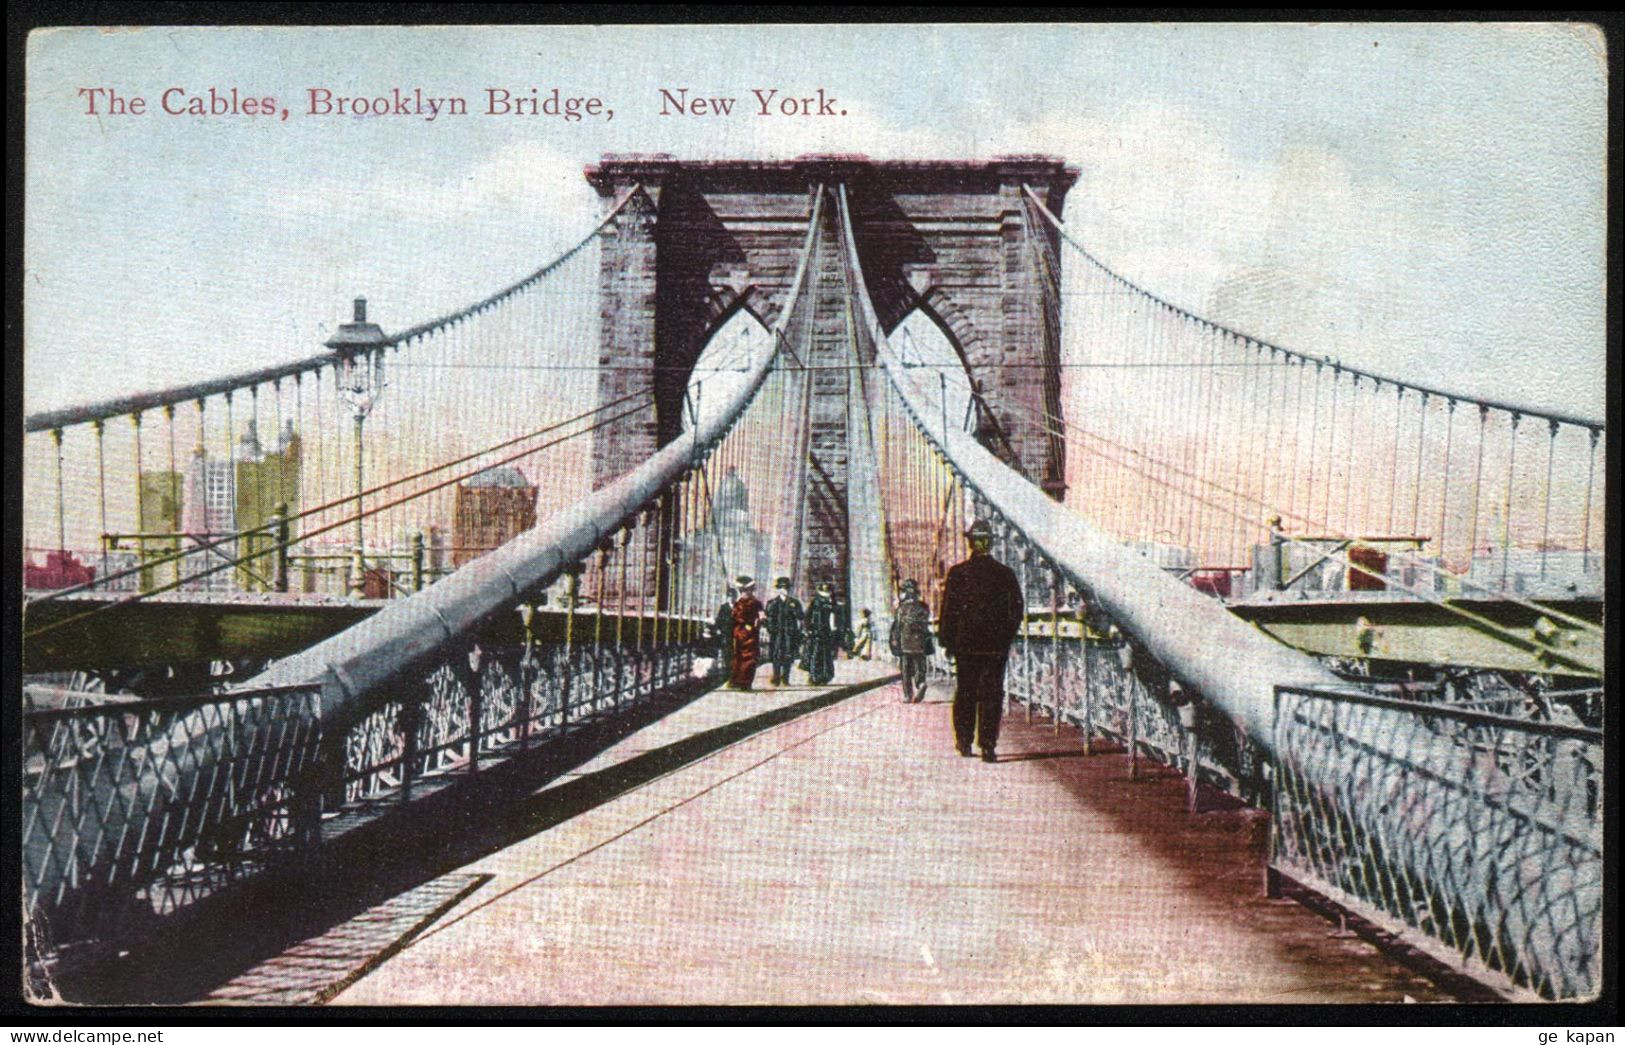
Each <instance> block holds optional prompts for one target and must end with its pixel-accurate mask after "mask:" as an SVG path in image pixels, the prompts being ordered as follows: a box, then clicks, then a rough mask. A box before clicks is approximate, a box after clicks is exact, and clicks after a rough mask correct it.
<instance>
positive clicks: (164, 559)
mask: <svg viewBox="0 0 1625 1045" xmlns="http://www.w3.org/2000/svg"><path fill="white" fill-rule="evenodd" d="M652 395H653V393H651V392H649V391H648V390H643V391H638V392H631V393H628V394H627V395H624V396H621V397H620V398H618V399H611V400H609V401H608V402H605V403H603V404H601V405H599V406H595V407H593V408H592V409H591V410H583V411H582V412H581V413H579V414H576V415H575V416H573V417H567V418H565V419H564V420H562V421H555V422H552V423H550V424H547V425H543V426H542V427H541V428H537V429H534V430H533V431H530V432H526V433H524V434H523V435H517V436H513V437H511V438H508V439H504V440H502V441H500V442H496V443H492V444H491V445H490V446H486V447H483V448H481V449H479V450H475V451H473V452H472V453H467V454H464V455H463V456H461V457H455V458H452V459H450V460H448V461H444V462H442V463H440V464H437V465H431V466H430V467H428V468H424V469H422V470H421V471H417V472H413V473H412V474H410V475H403V476H398V477H396V478H394V479H386V480H385V481H383V482H381V483H378V484H376V485H374V486H369V487H367V488H366V489H364V490H362V491H361V492H360V493H359V494H354V493H350V494H345V495H343V496H340V497H335V498H333V499H331V500H329V501H327V502H325V503H323V504H318V505H315V506H314V507H311V508H306V509H304V510H302V511H300V512H298V513H296V514H294V515H290V516H287V517H286V518H285V519H283V520H281V522H282V523H291V522H294V521H296V520H299V519H303V518H305V517H306V516H309V515H315V514H318V513H321V512H327V511H331V510H332V509H334V508H337V507H339V506H340V505H344V504H348V503H350V502H352V501H354V500H355V499H356V498H357V497H358V496H359V497H369V496H372V495H373V494H376V493H380V492H382V491H384V490H388V489H390V488H391V487H395V486H399V485H400V484H402V483H409V482H411V481H413V480H414V479H422V478H425V477H427V476H430V475H433V474H434V473H436V472H442V471H445V470H446V469H447V468H455V467H456V466H457V465H460V464H466V463H467V462H469V461H472V460H474V459H475V458H477V457H483V456H484V455H486V454H489V453H495V452H496V451H498V450H505V449H507V448H508V447H510V446H514V445H516V444H518V443H522V442H524V441H525V440H527V439H535V438H537V437H539V436H543V435H546V434H548V433H549V432H555V431H557V430H559V429H560V428H563V427H564V426H565V425H571V424H575V423H576V422H577V421H581V420H585V419H586V418H589V417H591V416H593V415H594V414H598V413H602V412H604V411H605V410H610V409H613V408H614V407H616V406H619V405H620V404H622V403H625V402H627V401H628V400H632V399H638V398H645V397H652ZM498 463H501V462H498ZM488 467H495V465H491V466H488ZM435 489H438V487H435ZM349 521H350V522H354V521H355V516H350V517H349ZM276 525H279V524H278V523H266V524H262V525H260V526H254V527H249V528H248V529H244V530H238V531H237V532H235V533H228V534H223V535H221V536H219V537H216V538H214V539H213V540H211V541H203V540H201V539H198V538H194V540H197V542H198V546H197V547H195V548H185V549H182V550H180V551H175V552H170V553H167V554H165V555H160V556H155V557H153V558H150V559H147V560H145V561H143V562H142V563H141V564H140V565H138V566H131V567H129V568H128V569H124V570H119V571H117V572H115V573H110V574H107V575H106V576H104V577H102V578H101V579H99V580H89V581H85V582H84V583H83V584H75V585H73V586H71V587H67V588H57V589H55V590H53V591H50V592H47V593H46V594H43V595H39V596H36V597H34V598H31V599H30V600H29V605H31V606H37V605H39V604H41V603H46V602H52V601H54V600H56V599H60V598H62V597H63V596H66V595H75V594H78V593H79V592H82V591H87V590H89V589H92V588H101V587H105V586H106V585H107V584H109V583H111V582H113V581H116V580H120V579H122V578H124V577H130V576H133V575H135V574H137V573H140V572H142V571H144V570H150V569H152V568H153V567H156V566H164V565H167V564H168V563H171V562H175V561H177V560H182V559H186V558H188V557H190V556H192V555H196V554H197V553H198V552H200V551H213V550H214V549H216V548H219V547H220V546H222V545H226V544H230V543H231V542H233V541H236V540H239V539H241V538H243V537H250V536H253V535H254V534H258V533H264V532H265V531H266V530H268V529H270V528H272V527H273V526H276ZM310 536H312V534H310V533H301V534H299V535H297V536H295V537H292V538H290V539H289V541H288V543H289V544H290V545H291V544H294V543H296V542H298V541H302V540H305V539H306V538H308V537H310Z"/></svg>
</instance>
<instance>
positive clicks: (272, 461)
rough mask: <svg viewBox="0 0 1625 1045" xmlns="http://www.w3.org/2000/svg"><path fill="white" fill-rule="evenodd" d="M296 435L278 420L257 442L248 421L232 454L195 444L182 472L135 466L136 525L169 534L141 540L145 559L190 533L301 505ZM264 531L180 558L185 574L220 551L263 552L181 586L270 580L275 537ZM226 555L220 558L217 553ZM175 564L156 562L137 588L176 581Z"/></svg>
mask: <svg viewBox="0 0 1625 1045" xmlns="http://www.w3.org/2000/svg"><path fill="white" fill-rule="evenodd" d="M299 465H300V441H299V436H298V434H297V433H296V432H295V431H294V428H293V422H292V421H289V422H288V423H287V424H285V425H284V426H283V429H282V431H281V433H279V435H278V438H277V443H276V446H275V448H273V449H266V448H265V447H264V446H262V445H261V444H260V440H259V432H258V429H257V426H256V425H255V424H254V422H253V421H252V420H250V421H249V422H248V424H247V425H246V427H245V428H244V431H243V435H242V437H241V438H240V439H239V440H238V442H237V446H236V447H235V449H234V453H233V455H232V458H231V460H221V459H219V458H217V457H210V456H209V455H208V453H207V452H205V451H204V449H203V448H202V447H201V446H200V447H198V448H197V449H196V450H195V451H193V453H192V459H191V461H189V462H188V463H187V465H186V471H185V473H184V474H177V473H175V472H171V471H168V470H162V471H143V472H142V473H141V513H140V515H141V517H140V527H139V528H140V532H141V533H143V534H147V535H152V534H167V533H173V534H175V535H176V536H175V537H174V538H156V539H153V538H150V537H149V539H145V540H142V541H140V542H139V546H138V553H139V555H140V557H141V559H142V560H143V561H145V560H149V559H155V558H158V557H161V556H165V555H168V554H170V553H172V552H175V551H177V550H181V549H183V548H187V547H195V544H194V542H193V541H192V540H191V539H189V538H196V539H197V540H200V541H213V540H218V539H220V538H222V537H226V536H228V535H230V534H233V533H236V532H238V531H240V530H244V529H248V528H250V527H257V526H263V525H265V524H267V523H269V522H270V521H271V520H272V516H273V514H274V513H275V512H276V511H277V509H278V508H279V507H282V508H283V509H284V510H285V511H286V512H287V513H288V514H289V515H292V514H295V513H297V512H298V510H299ZM275 540H276V538H275V535H274V534H272V533H270V532H268V531H267V532H262V533H255V534H251V535H249V536H247V537H244V538H242V539H240V540H238V541H235V542H228V543H226V544H223V545H221V546H220V547H219V549H218V554H217V553H215V552H199V553H196V554H192V555H188V556H187V557H186V559H185V560H183V562H182V563H181V564H180V565H181V566H182V567H183V569H184V572H185V573H186V574H198V573H202V572H203V571H204V570H205V569H208V568H211V567H213V566H216V565H219V564H221V563H223V562H225V561H226V558H237V557H240V556H246V555H252V554H253V553H255V552H263V553H265V554H263V555H261V556H260V557H259V558H256V559H252V560H250V561H247V562H245V563H244V564H243V565H241V566H239V567H237V568H236V569H234V570H220V571H218V572H216V573H212V574H210V575H209V576H207V577H201V578H199V579H197V580H194V581H188V582H186V583H184V584H183V585H182V587H184V588H187V589H191V590H197V589H206V590H216V591H218V590H224V589H230V588H231V587H233V584H234V582H235V586H236V587H239V588H241V589H243V590H245V591H264V590H267V589H268V588H269V587H271V584H272V581H273V580H274V575H275V570H276V564H275V561H274V560H273V558H272V555H271V554H270V549H271V548H272V547H273V546H274V544H275ZM222 556H224V558H223V557H222ZM178 576H179V574H177V573H176V568H175V565H171V564H167V563H166V564H164V565H161V566H160V565H155V566H153V567H151V568H150V569H143V570H142V571H141V581H140V584H141V588H142V590H150V589H151V588H152V587H153V586H155V585H157V584H162V583H167V582H169V581H172V580H175V579H176V578H177V577H178Z"/></svg>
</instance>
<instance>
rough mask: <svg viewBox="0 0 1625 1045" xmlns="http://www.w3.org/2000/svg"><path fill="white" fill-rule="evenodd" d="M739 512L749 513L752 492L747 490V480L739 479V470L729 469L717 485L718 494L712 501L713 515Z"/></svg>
mask: <svg viewBox="0 0 1625 1045" xmlns="http://www.w3.org/2000/svg"><path fill="white" fill-rule="evenodd" d="M727 511H739V512H746V513H749V511H750V491H748V490H746V489H745V480H743V479H741V478H739V470H738V469H736V468H730V469H728V474H727V475H724V476H723V477H722V481H721V482H719V483H717V493H716V496H715V497H714V498H712V500H711V513H712V514H713V515H715V514H716V513H718V512H727Z"/></svg>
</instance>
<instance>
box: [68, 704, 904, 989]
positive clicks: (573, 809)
mask: <svg viewBox="0 0 1625 1045" xmlns="http://www.w3.org/2000/svg"><path fill="white" fill-rule="evenodd" d="M895 678H896V676H889V677H882V678H879V679H873V680H864V681H861V682H857V683H854V684H851V685H847V686H839V687H833V688H828V689H821V690H819V691H817V692H815V693H813V695H811V696H809V697H807V698H805V699H802V700H797V701H795V702H794V703H791V704H786V705H783V706H781V707H778V708H773V709H770V710H767V711H763V712H760V713H758V714H755V715H751V716H748V717H746V718H743V719H739V720H736V721H734V722H729V723H725V724H723V725H720V726H715V727H712V728H710V729H706V730H702V731H701V732H698V733H695V734H693V735H691V736H688V737H684V738H683V739H681V740H677V741H673V742H672V743H669V744H666V745H664V746H662V747H658V748H654V749H651V750H649V751H645V752H641V753H639V754H636V755H633V756H631V757H630V758H628V759H626V760H625V761H623V762H618V763H616V764H614V765H611V766H606V767H605V768H603V769H600V770H596V771H594V772H591V773H586V774H584V775H581V776H576V777H568V776H567V774H569V773H570V772H571V771H573V770H575V769H576V768H577V767H579V766H581V765H583V764H585V763H586V762H588V761H590V760H591V759H593V758H594V757H596V756H597V755H599V754H600V753H602V752H603V751H604V750H606V749H608V748H609V747H611V746H613V745H614V744H616V743H618V742H619V741H620V740H622V739H624V738H625V737H626V736H628V735H630V734H631V733H633V732H635V731H637V730H639V729H642V728H643V727H644V726H647V725H650V724H652V723H653V722H654V721H657V720H658V719H660V718H663V717H665V716H666V715H669V714H671V713H672V712H675V711H677V710H679V709H680V708H682V707H684V706H686V705H688V704H689V703H692V702H693V701H694V700H695V699H697V698H698V697H700V696H702V695H704V694H706V693H709V692H721V691H719V690H716V689H715V687H714V686H712V685H700V684H695V685H693V686H690V687H685V689H684V690H682V691H680V692H678V693H676V694H673V695H669V696H666V697H662V698H657V699H655V700H653V701H651V702H649V703H648V704H646V705H644V706H643V707H640V708H636V709H632V710H631V711H629V712H627V713H626V714H625V715H623V716H619V717H617V718H614V719H606V720H602V721H593V722H586V723H581V724H579V725H577V726H576V727H575V728H574V729H573V730H572V731H571V732H570V733H567V734H565V735H562V736H558V737H555V738H553V739H551V740H550V741H549V742H548V743H545V744H543V745H542V746H540V747H537V748H535V749H534V750H531V751H522V752H518V753H516V754H514V755H512V756H510V757H508V758H507V759H505V760H503V761H502V762H499V763H496V764H493V765H491V766H490V767H489V768H482V769H481V770H480V771H479V772H478V773H475V774H470V775H468V776H467V777H465V778H464V779H461V780H457V781H455V782H453V783H451V784H449V785H447V786H444V787H442V788H440V789H439V790H437V791H435V792H434V793H432V794H429V795H426V796H424V797H421V798H418V799H416V800H414V801H413V802H412V803H410V804H409V805H402V806H399V807H397V808H396V809H394V810H392V811H390V812H388V813H386V814H384V815H382V816H380V817H378V818H377V819H376V820H373V821H371V822H369V823H365V824H362V825H360V826H358V827H355V828H353V829H352V830H350V831H347V832H346V833H345V834H343V835H341V836H340V837H338V838H336V839H334V840H333V841H332V842H330V843H329V844H327V845H326V846H324V847H322V848H321V849H320V850H318V851H317V852H315V853H313V854H311V855H309V856H308V857H306V858H304V859H302V860H301V861H300V862H299V863H298V865H296V866H293V867H290V868H289V869H287V870H285V871H284V872H282V873H269V874H266V875H262V876H260V878H257V879H252V880H249V881H247V882H244V883H243V884H242V887H241V888H240V889H238V890H236V891H234V892H233V893H232V895H230V896H225V897H221V898H220V902H219V903H217V904H215V905H213V906H212V907H211V909H210V910H209V911H208V913H207V916H206V917H204V918H200V919H195V920H193V921H192V922H191V923H189V924H188V925H187V926H186V927H185V928H184V931H182V930H181V929H180V928H179V927H177V928H176V930H175V931H171V932H164V933H161V934H160V935H159V936H156V937H154V938H153V939H152V940H151V941H149V943H148V945H146V946H143V947H140V948H138V949H136V950H133V951H131V952H129V953H127V954H125V955H122V956H120V957H119V958H118V959H116V960H114V961H111V962H107V963H104V964H102V965H99V966H96V967H94V968H91V969H87V970H85V971H84V972H83V973H82V974H81V975H79V976H75V977H74V978H73V980H72V982H66V983H59V985H58V986H59V989H60V990H61V991H62V994H63V996H64V998H66V999H68V1000H70V1001H73V1002H77V1003H83V1004H100V1005H108V1004H115V1005H116V1004H160V1005H176V1004H185V1003H187V1002H190V1001H194V1000H197V999H200V998H203V997H206V996H207V995H209V994H210V993H211V992H213V991H215V990H216V989H218V988H219V987H220V986H221V985H222V984H225V983H228V982H230V981H231V980H232V979H233V978H234V977H237V976H239V975H241V974H242V973H244V972H245V971H246V970H249V969H252V968H254V967H256V966H259V965H261V964H262V963H265V962H267V961H269V960H271V959H273V958H275V957H276V956H278V955H280V954H282V953H283V952H285V951H287V950H288V949H289V948H292V947H294V946H296V945H298V944H300V943H301V942H302V941H306V940H310V939H311V938H313V937H316V936H319V935H321V934H323V933H326V932H329V931H330V930H332V929H333V928H334V927H335V926H339V925H342V924H343V923H345V922H347V921H349V920H351V919H353V918H356V917H357V916H359V915H361V914H363V913H364V912H366V911H368V910H370V909H372V908H374V907H376V906H378V905H379V904H381V903H384V902H386V901H388V900H390V899H392V898H393V897H396V896H399V895H401V894H403V893H406V892H408V891H410V890H412V889H416V888H418V887H420V886H422V885H424V884H425V883H426V882H430V881H433V880H434V879H436V878H439V877H441V876H443V875H446V874H450V873H452V872H454V871H457V870H458V869H459V868H462V867H464V866H465V865H467V864H469V863H472V862H474V861H476V860H479V859H481V858H483V857H486V856H489V855H491V854H492V853H495V852H498V851H500V850H502V849H505V848H507V847H509V846H511V845H514V844H516V843H518V842H521V841H524V840H525V839H526V838H529V837H531V836H533V835H536V834H539V833H541V832H543V831H546V830H548V829H550V828H553V827H556V826H558V825H559V824H561V823H564V822H565V821H568V820H570V819H573V818H575V817H578V816H581V815H582V814H583V813H587V812H589V811H591V810H593V809H596V808H598V807H599V806H602V805H604V804H605V803H608V802H611V801H614V800H615V799H616V798H619V797H621V796H622V795H625V794H627V793H628V792H630V791H632V790H634V789H636V788H638V787H641V786H642V785H644V784H647V783H649V782H650V781H653V780H655V779H657V778H659V777H662V776H665V775H667V774H669V773H671V772H673V771H675V770H678V769H681V768H682V767H684V766H686V765H689V764H691V763H694V762H697V761H699V760H700V759H702V758H704V757H706V756H708V755H711V754H714V753H715V752H717V751H720V750H722V749H723V748H725V747H728V746H730V745H732V744H736V743H738V742H739V741H741V740H745V739H747V738H749V737H751V736H753V735H755V734H758V733H761V732H763V731H765V730H768V729H771V728H773V727H774V726H777V725H781V724H783V723H785V722H789V721H791V720H793V719H796V718H800V717H802V716H804V715H807V714H810V713H812V712H815V711H818V710H820V709H822V708H826V707H829V706H831V705H833V704H837V703H839V702H841V701H843V700H846V699H848V698H849V697H852V696H855V695H857V694H859V693H862V692H866V691H868V690H870V689H874V688H876V687H878V686H882V685H885V684H887V683H889V682H891V681H894V680H895ZM550 784H551V785H552V786H548V785H550ZM361 869H364V872H361ZM358 872H359V873H358Z"/></svg>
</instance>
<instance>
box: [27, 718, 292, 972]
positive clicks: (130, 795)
mask: <svg viewBox="0 0 1625 1045" xmlns="http://www.w3.org/2000/svg"><path fill="white" fill-rule="evenodd" d="M319 708H320V694H319V691H318V690H317V689H316V688H315V687H289V688H281V689H274V690H260V691H256V692H249V693H242V694H235V695H232V696H230V697H215V696H211V697H206V698H175V699H165V700H153V701H144V702H141V703H138V704H129V703H122V704H117V705H92V706H84V707H75V708H59V709H54V710H41V711H27V712H25V713H24V715H23V770H24V778H23V819H22V832H21V843H22V851H23V875H24V893H25V896H26V904H27V906H26V910H27V912H28V915H29V917H30V918H31V919H33V920H35V921H37V922H41V923H43V925H44V926H45V930H46V932H47V933H48V938H49V939H51V940H52V941H54V942H56V943H58V944H62V943H66V942H71V941H83V940H88V939H91V938H94V937H97V936H102V935H119V934H123V933H125V932H131V931H139V928H140V926H141V924H142V923H143V922H145V921H148V920H150V919H151V918H152V917H154V916H158V915H162V914H166V913H168V912H170V911H172V910H174V909H176V908H177V907H181V906H185V905H186V904H187V903H189V902H191V900H193V899H195V898H197V897H199V896H201V895H206V894H207V893H208V892H211V891H213V890H214V889H216V888H218V886H219V884H220V883H221V881H223V880H224V879H227V878H230V877H232V876H234V875H236V874H238V873H241V872H242V871H243V870H245V869H251V868H252V867H254V866H256V865H257V864H259V863H260V862H262V861H263V860H264V859H266V858H267V857H269V856H270V855H271V854H273V853H274V852H275V851H276V850H278V849H280V848H283V847H285V846H286V845H288V844H289V843H290V840H291V839H292V835H293V830H292V827H291V824H292V822H293V813H292V810H291V805H290V803H291V799H292V792H291V790H290V787H289V784H290V782H292V781H295V780H298V779H300V778H301V777H302V775H303V774H304V773H305V772H307V771H308V769H309V768H310V767H311V766H312V765H313V764H314V761H315V759H316V752H317V748H318V743H319V739H320V726H319Z"/></svg>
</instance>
